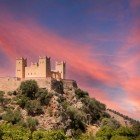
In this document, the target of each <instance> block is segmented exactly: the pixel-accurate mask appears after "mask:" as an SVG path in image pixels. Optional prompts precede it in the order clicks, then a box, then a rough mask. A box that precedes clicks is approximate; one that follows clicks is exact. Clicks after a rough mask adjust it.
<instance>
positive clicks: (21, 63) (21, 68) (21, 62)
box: [16, 57, 27, 79]
mask: <svg viewBox="0 0 140 140" xmlns="http://www.w3.org/2000/svg"><path fill="white" fill-rule="evenodd" d="M26 66H27V59H24V58H23V57H21V58H17V59H16V77H18V78H21V79H22V78H25V67H26Z"/></svg>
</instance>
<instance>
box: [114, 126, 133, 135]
mask: <svg viewBox="0 0 140 140" xmlns="http://www.w3.org/2000/svg"><path fill="white" fill-rule="evenodd" d="M114 134H115V135H119V136H128V137H133V136H134V134H133V131H132V130H131V129H130V128H128V127H123V126H121V127H120V128H118V129H117V130H116V131H115V133H114Z"/></svg>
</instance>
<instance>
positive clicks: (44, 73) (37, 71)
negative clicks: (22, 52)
mask: <svg viewBox="0 0 140 140" xmlns="http://www.w3.org/2000/svg"><path fill="white" fill-rule="evenodd" d="M65 76H66V63H65V62H63V61H62V62H55V70H51V62H50V57H49V58H48V57H47V56H45V57H39V61H38V62H37V63H31V65H30V66H27V59H25V58H23V57H22V58H17V59H16V77H17V78H20V79H33V78H47V77H52V78H54V79H57V80H58V79H65Z"/></svg>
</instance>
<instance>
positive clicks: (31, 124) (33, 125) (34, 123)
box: [26, 117, 38, 131]
mask: <svg viewBox="0 0 140 140" xmlns="http://www.w3.org/2000/svg"><path fill="white" fill-rule="evenodd" d="M26 123H27V127H28V128H29V129H30V130H31V131H34V130H36V127H37V126H38V120H37V119H34V118H32V117H28V118H27V120H26Z"/></svg>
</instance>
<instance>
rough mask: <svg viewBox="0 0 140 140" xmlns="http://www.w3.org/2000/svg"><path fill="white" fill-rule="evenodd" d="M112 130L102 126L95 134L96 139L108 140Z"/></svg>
mask: <svg viewBox="0 0 140 140" xmlns="http://www.w3.org/2000/svg"><path fill="white" fill-rule="evenodd" d="M113 132H114V130H113V129H112V128H111V127H109V126H103V127H102V128H100V130H99V131H98V132H97V133H96V137H97V138H98V139H101V140H102V139H103V140H104V139H105V140H110V138H111V137H112V135H113Z"/></svg>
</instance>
